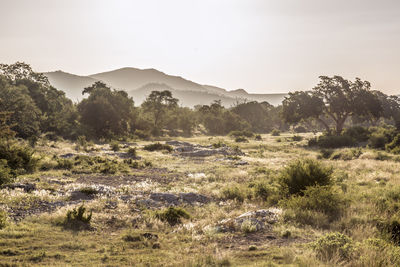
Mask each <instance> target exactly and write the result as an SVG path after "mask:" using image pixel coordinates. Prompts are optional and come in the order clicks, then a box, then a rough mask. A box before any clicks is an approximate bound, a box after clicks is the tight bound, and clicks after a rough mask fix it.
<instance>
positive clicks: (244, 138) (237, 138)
mask: <svg viewBox="0 0 400 267" xmlns="http://www.w3.org/2000/svg"><path fill="white" fill-rule="evenodd" d="M235 142H236V143H240V142H242V143H247V142H249V140H247V138H246V137H244V136H238V137H236V138H235Z"/></svg>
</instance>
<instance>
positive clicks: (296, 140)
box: [292, 135, 303, 142]
mask: <svg viewBox="0 0 400 267" xmlns="http://www.w3.org/2000/svg"><path fill="white" fill-rule="evenodd" d="M292 140H293V141H295V142H299V141H301V140H303V137H302V136H300V135H293V136H292Z"/></svg>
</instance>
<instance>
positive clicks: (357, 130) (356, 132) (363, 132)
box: [343, 126, 371, 142]
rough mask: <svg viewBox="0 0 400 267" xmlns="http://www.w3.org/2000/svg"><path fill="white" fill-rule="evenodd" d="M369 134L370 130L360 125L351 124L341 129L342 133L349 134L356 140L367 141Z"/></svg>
mask: <svg viewBox="0 0 400 267" xmlns="http://www.w3.org/2000/svg"><path fill="white" fill-rule="evenodd" d="M370 134H371V133H370V131H369V130H368V129H367V128H364V127H362V126H353V127H350V128H346V129H345V130H344V131H343V135H345V136H350V137H351V138H353V139H354V140H355V141H356V142H366V141H368V139H369V136H370Z"/></svg>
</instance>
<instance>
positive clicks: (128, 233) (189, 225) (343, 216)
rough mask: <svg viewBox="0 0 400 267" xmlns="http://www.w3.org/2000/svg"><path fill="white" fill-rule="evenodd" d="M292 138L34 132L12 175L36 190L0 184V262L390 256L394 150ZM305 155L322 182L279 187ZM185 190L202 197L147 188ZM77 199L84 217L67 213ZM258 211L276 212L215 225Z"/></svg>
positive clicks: (314, 261) (389, 260)
mask: <svg viewBox="0 0 400 267" xmlns="http://www.w3.org/2000/svg"><path fill="white" fill-rule="evenodd" d="M300 136H301V137H297V138H296V137H293V134H281V135H280V136H271V135H262V140H254V139H253V138H249V139H248V142H235V141H234V139H232V138H230V137H207V136H200V137H193V138H169V139H162V140H156V141H160V142H161V143H164V141H168V140H177V141H184V142H190V143H192V144H199V145H202V146H209V145H213V144H214V147H220V146H222V147H223V145H226V146H227V149H230V151H236V152H237V153H236V154H235V153H232V154H230V155H222V154H216V155H211V156H208V157H186V156H182V155H181V154H180V153H179V152H176V151H172V152H169V151H167V150H161V151H147V150H144V146H145V145H148V144H152V143H154V142H155V141H135V142H134V143H124V142H121V143H120V144H119V145H117V144H114V147H112V146H110V145H109V144H102V145H99V144H87V143H84V144H80V145H78V146H77V144H74V143H69V142H53V141H45V140H41V141H39V143H38V145H37V146H36V148H35V149H36V151H37V152H36V156H37V157H40V158H41V161H40V164H41V167H40V170H38V171H37V172H35V173H33V174H29V175H23V176H20V177H18V179H17V181H16V182H18V183H20V184H22V185H23V184H27V183H28V184H34V186H35V188H34V189H33V190H24V189H23V188H14V189H12V188H3V189H1V191H0V205H1V206H0V208H1V209H2V210H4V211H5V212H6V217H7V218H6V220H5V221H4V220H3V221H1V220H0V225H2V226H3V227H2V229H1V230H0V266H31V265H40V266H46V265H47V266H81V265H82V266H83V265H86V266H102V265H104V266H279V265H283V266H335V265H340V266H395V265H397V266H398V265H399V264H400V249H399V247H398V246H397V244H398V242H399V240H400V239H397V238H398V237H397V235H398V236H399V237H400V224H398V225H397V224H396V222H397V221H396V218H397V217H396V216H397V213H398V212H399V211H398V210H399V209H400V205H399V202H398V201H399V199H400V186H399V183H400V173H399V169H400V160H399V158H398V157H397V156H395V155H392V154H388V153H385V152H381V151H376V150H372V149H368V148H351V149H350V148H344V149H337V150H329V151H327V150H323V151H321V150H319V149H311V148H308V147H307V146H306V144H307V139H308V138H311V137H313V134H301V135H300ZM294 140H297V141H294ZM111 148H114V150H115V151H114V150H112V149H111ZM132 148H135V152H136V155H129V153H134V152H133V150H132ZM129 149H131V150H130V152H129ZM116 150H118V151H116ZM241 152H242V153H241ZM68 154H69V155H68ZM307 158H311V159H314V160H315V161H317V162H319V163H321V164H322V165H321V166H323V167H324V168H326V169H327V170H328V169H330V168H331V174H330V177H331V183H330V184H329V189H326V188H325V187H323V186H322V187H318V186H315V187H313V188H315V190H314V191H312V190H311V191H310V192H309V193H304V194H303V193H301V194H300V195H288V194H287V192H284V190H283V189H282V182H281V181H282V175H283V174H282V173H284V170H285V167H286V166H287V165H288V164H289V165H290V164H292V163H293V162H295V161H296V160H298V159H307ZM190 192H193V193H196V195H195V196H196V197H198V196H201V197H204V198H206V200H205V201H194V202H192V201H182V200H181V199H180V200H179V201H178V200H176V199H175V200H173V201H172V202H168V201H154V200H155V197H154V194H155V193H169V195H168V196H169V197H175V198H177V197H179V196H180V195H179V194H182V193H190ZM152 194H153V195H152ZM307 194H309V195H307ZM152 196H153V197H152ZM171 203H172V204H171ZM177 203H178V204H177ZM81 205H84V207H85V208H86V211H85V212H84V216H83V219H85V218H87V216H90V214H91V218H89V219H88V221H89V222H83V221H82V220H81V221H79V220H73V219H71V220H70V221H68V219H67V213H68V211H72V209H73V208H76V209H77V208H78V207H80V206H81ZM170 206H173V207H176V208H174V209H169V207H170ZM260 209H269V210H271V211H276V216H277V218H278V219H277V221H276V222H273V223H268V224H266V227H262V228H261V229H258V227H257V225H253V224H252V223H254V222H253V221H251V220H248V221H246V222H243V224H241V225H239V227H238V226H237V225H236V226H235V225H234V226H232V225H229V227H225V226H226V224H229V222H231V223H232V220H235V218H238V216H240V215H241V214H243V213H245V212H249V211H256V210H260ZM85 216H86V217H85ZM3 217H4V216H3ZM171 218H172V219H171ZM229 219H231V220H229ZM224 224H225V225H224ZM396 226H397V228H396Z"/></svg>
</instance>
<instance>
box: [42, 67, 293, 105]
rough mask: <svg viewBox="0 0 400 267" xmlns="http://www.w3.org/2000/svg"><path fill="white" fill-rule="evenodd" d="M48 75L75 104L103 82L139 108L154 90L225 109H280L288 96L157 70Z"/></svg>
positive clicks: (190, 101) (182, 102) (53, 73)
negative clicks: (249, 105) (246, 105)
mask: <svg viewBox="0 0 400 267" xmlns="http://www.w3.org/2000/svg"><path fill="white" fill-rule="evenodd" d="M44 74H45V75H46V76H47V77H48V79H49V81H50V83H51V84H52V85H53V86H54V87H56V88H58V89H60V90H63V91H64V92H65V93H66V95H67V97H69V98H71V99H72V100H73V101H75V100H76V101H80V100H81V99H82V98H83V96H82V93H81V92H82V90H83V89H84V88H85V87H87V86H90V85H91V84H93V83H94V82H96V81H102V82H104V83H106V84H107V85H109V86H110V87H112V88H114V89H118V90H125V91H127V92H128V94H129V95H130V96H131V97H132V98H133V99H134V101H135V102H136V103H137V104H140V103H141V102H142V101H143V100H144V99H145V98H146V96H147V95H148V94H150V93H151V91H152V90H171V91H172V93H173V95H174V96H175V97H177V98H178V99H179V100H180V103H181V105H183V106H189V107H193V106H195V105H196V104H200V105H204V104H210V103H211V102H212V101H214V100H221V102H222V104H223V105H225V106H231V105H233V104H235V103H237V102H243V101H259V102H263V101H267V102H269V103H270V104H272V105H278V104H280V103H281V102H282V100H283V99H284V96H286V95H287V94H279V93H278V94H251V93H248V92H247V91H246V90H244V89H236V90H227V89H224V88H220V87H217V86H213V85H202V84H199V83H196V82H193V81H190V80H188V79H185V78H183V77H181V76H174V75H169V74H166V73H164V72H162V71H159V70H157V69H153V68H151V69H138V68H133V67H124V68H119V69H115V70H111V71H106V72H100V73H95V74H91V75H87V76H81V75H76V74H72V73H68V72H64V71H61V70H58V71H53V72H46V73H44Z"/></svg>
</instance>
